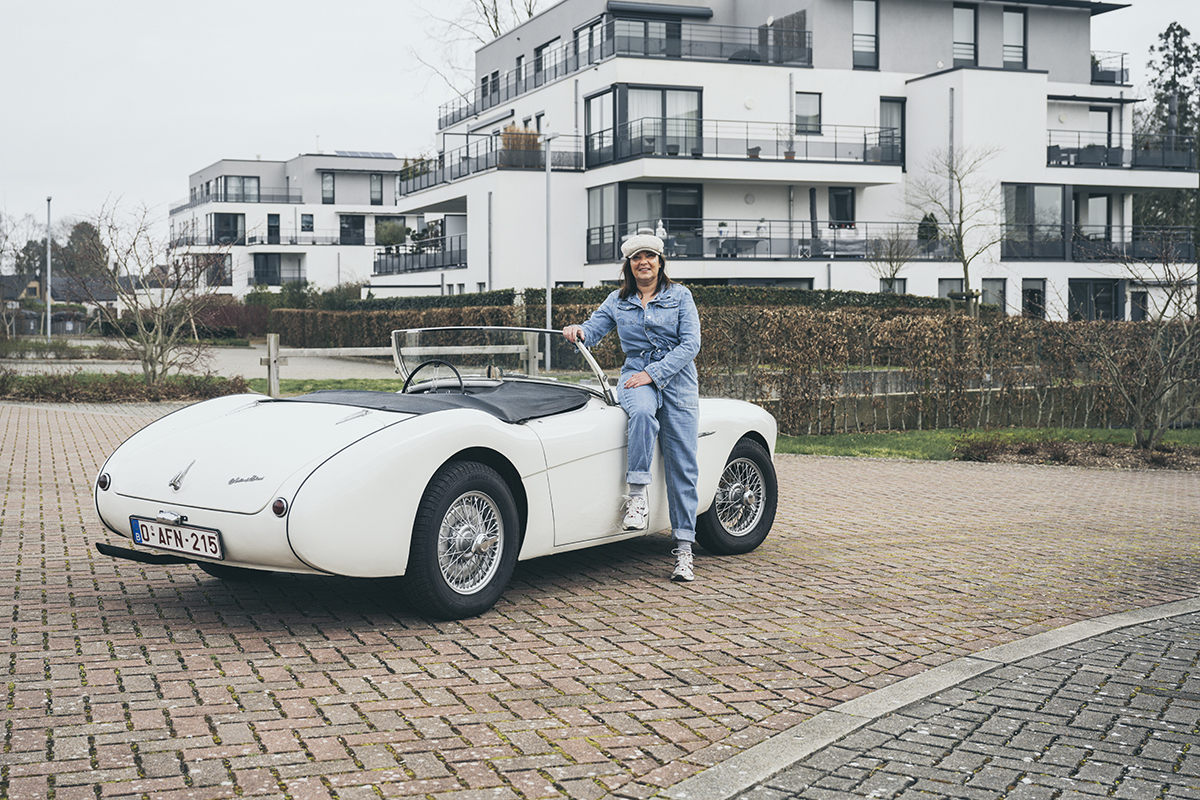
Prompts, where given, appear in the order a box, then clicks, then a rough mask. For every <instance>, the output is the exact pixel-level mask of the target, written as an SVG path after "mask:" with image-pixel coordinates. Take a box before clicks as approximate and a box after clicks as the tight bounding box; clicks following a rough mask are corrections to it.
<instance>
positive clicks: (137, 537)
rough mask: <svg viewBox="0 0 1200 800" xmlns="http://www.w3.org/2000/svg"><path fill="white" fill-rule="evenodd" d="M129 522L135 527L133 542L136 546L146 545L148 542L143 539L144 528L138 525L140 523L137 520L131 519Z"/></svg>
mask: <svg viewBox="0 0 1200 800" xmlns="http://www.w3.org/2000/svg"><path fill="white" fill-rule="evenodd" d="M129 522H130V524H131V525H133V541H134V543H135V544H145V543H146V542H145V541H144V540H143V539H142V528H141V526H140V525H138V521H137V520H136V519H130V520H129Z"/></svg>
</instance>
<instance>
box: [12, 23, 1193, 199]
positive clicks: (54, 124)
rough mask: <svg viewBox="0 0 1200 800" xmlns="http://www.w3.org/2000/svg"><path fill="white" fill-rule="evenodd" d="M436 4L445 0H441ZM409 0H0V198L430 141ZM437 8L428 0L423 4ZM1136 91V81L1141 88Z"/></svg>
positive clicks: (143, 194) (1111, 33)
mask: <svg viewBox="0 0 1200 800" xmlns="http://www.w3.org/2000/svg"><path fill="white" fill-rule="evenodd" d="M453 2H454V0H445V2H442V3H441V4H440V6H441V7H452V6H453ZM1132 2H1133V7H1131V8H1127V9H1122V10H1119V11H1114V12H1110V13H1108V14H1103V15H1100V16H1099V17H1096V18H1095V19H1094V21H1093V41H1092V47H1093V49H1094V50H1114V51H1121V52H1126V53H1129V54H1130V66H1131V67H1132V68H1133V70H1134V82H1135V83H1137V84H1140V85H1141V86H1144V85H1145V75H1144V67H1145V63H1146V60H1147V49H1148V48H1149V47H1150V45H1151V44H1152V43H1153V42H1154V41H1155V40H1156V38H1157V35H1158V33H1159V32H1160V31H1162V30H1164V29H1165V28H1166V26H1167V24H1168V23H1170V22H1171V21H1173V20H1175V21H1179V22H1181V23H1182V24H1184V26H1185V27H1187V28H1188V29H1189V30H1191V31H1192V33H1193V39H1194V40H1197V39H1200V2H1197V0H1132ZM420 5H421V4H418V3H417V2H414V1H412V0H408V1H406V0H345V2H341V3H331V2H324V3H319V2H315V1H314V0H204V2H196V0H176V1H175V2H162V0H108V1H107V2H96V1H95V0H0V75H3V76H4V82H5V90H4V115H3V118H2V120H0V210H2V211H5V212H6V213H8V214H11V215H15V216H21V215H24V214H27V213H28V214H32V215H34V217H35V218H37V219H44V218H45V214H46V196H47V195H52V196H53V197H54V202H53V212H54V218H55V220H56V221H57V220H58V219H60V218H63V217H83V216H88V215H91V214H94V213H95V212H96V211H97V210H98V209H99V208H100V206H101V205H102V204H103V203H105V202H106V201H113V200H118V199H119V200H120V202H121V203H122V204H124V205H141V204H145V205H147V206H149V207H151V208H153V209H156V210H160V211H161V212H162V214H163V216H164V217H165V215H166V209H167V206H168V205H169V204H170V203H171V202H173V201H175V200H178V199H180V198H182V197H184V196H185V195H186V194H187V177H188V175H189V174H191V173H192V172H195V171H196V170H199V169H201V168H202V167H205V166H207V165H208V164H211V163H213V162H214V161H217V160H219V159H221V158H254V157H255V156H261V157H262V158H264V159H272V160H273V159H284V158H290V157H292V156H294V155H296V154H297V153H301V152H314V151H315V150H317V148H318V138H317V137H320V140H319V141H320V149H322V150H324V151H326V152H331V151H333V150H382V151H390V152H392V153H395V154H396V155H397V156H406V155H417V154H420V153H428V152H430V151H431V148H432V144H433V140H434V133H435V132H436V127H437V119H436V115H437V108H438V106H439V105H441V104H442V103H444V102H446V101H447V100H449V99H450V97H451V93H450V91H449V89H448V88H447V87H446V86H445V84H444V83H443V82H442V81H440V80H439V79H437V78H431V77H430V76H429V73H428V72H427V71H425V70H424V69H422V68H420V67H419V65H417V64H416V63H415V62H414V61H413V59H412V57H411V52H412V50H413V49H414V48H416V49H419V50H421V51H422V52H426V53H428V54H429V55H430V56H431V57H432V56H434V55H436V53H437V52H438V50H439V49H440V48H439V47H438V46H436V45H435V44H434V43H432V42H431V37H430V35H429V31H428V28H429V26H430V22H429V19H428V17H427V16H426V15H425V14H424V13H423V12H422V11H421V8H420ZM433 5H439V4H433ZM1139 96H1141V95H1139Z"/></svg>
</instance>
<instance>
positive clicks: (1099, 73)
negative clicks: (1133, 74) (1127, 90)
mask: <svg viewBox="0 0 1200 800" xmlns="http://www.w3.org/2000/svg"><path fill="white" fill-rule="evenodd" d="M1126 55H1127V54H1126V53H1113V52H1108V51H1104V50H1096V51H1094V52H1093V53H1092V83H1111V84H1122V85H1123V84H1126V83H1129V68H1128V67H1126V66H1125V56H1126Z"/></svg>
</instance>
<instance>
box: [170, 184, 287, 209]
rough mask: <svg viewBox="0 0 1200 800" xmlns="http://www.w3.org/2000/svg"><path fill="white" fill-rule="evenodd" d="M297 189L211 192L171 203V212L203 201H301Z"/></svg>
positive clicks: (202, 203) (201, 203) (200, 203)
mask: <svg viewBox="0 0 1200 800" xmlns="http://www.w3.org/2000/svg"><path fill="white" fill-rule="evenodd" d="M303 202H304V193H303V192H301V191H300V190H299V189H261V190H259V191H257V192H245V191H242V192H227V191H220V192H211V193H209V194H205V195H199V196H197V197H193V198H191V199H188V200H179V201H177V202H175V203H172V204H171V213H172V214H174V213H176V212H179V211H184V210H186V209H189V208H194V207H196V206H199V205H204V204H205V203H303Z"/></svg>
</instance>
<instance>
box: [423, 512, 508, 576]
mask: <svg viewBox="0 0 1200 800" xmlns="http://www.w3.org/2000/svg"><path fill="white" fill-rule="evenodd" d="M503 532H504V525H503V524H502V523H501V521H500V509H499V508H497V506H496V503H495V501H493V500H492V498H490V497H488V496H487V495H486V494H484V493H482V492H467V493H466V494H464V495H462V496H461V497H459V498H458V499H457V500H455V501H454V503H453V504H452V505H451V506H450V509H449V510H448V511H447V512H446V516H445V517H444V518H443V519H442V527H441V530H440V531H438V565H439V566H440V567H441V570H442V577H443V578H445V580H446V583H447V584H449V585H450V588H451V589H454V591H456V592H460V593H462V594H470V593H471V592H475V591H478V589H479V587H481V586H484V585H485V584H487V582H488V580H489V579H491V577H492V576H493V575H495V574H496V569H497V568H498V567H499V566H500V557H501V554H502V553H503V551H504V540H503V538H502V534H503Z"/></svg>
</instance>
